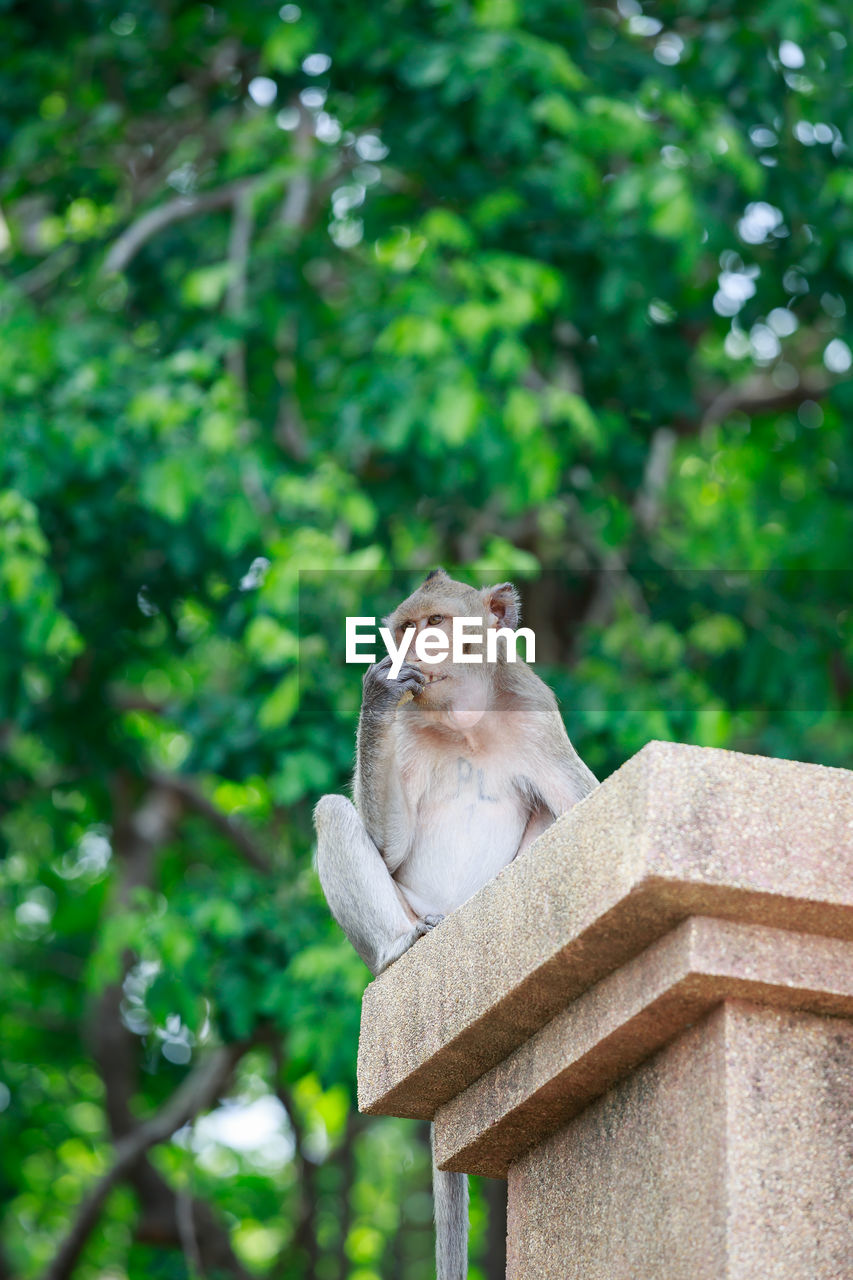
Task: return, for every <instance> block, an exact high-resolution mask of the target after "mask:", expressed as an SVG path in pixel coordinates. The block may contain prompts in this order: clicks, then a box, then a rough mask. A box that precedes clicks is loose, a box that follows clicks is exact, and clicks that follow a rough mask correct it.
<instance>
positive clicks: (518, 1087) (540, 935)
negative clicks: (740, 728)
mask: <svg viewBox="0 0 853 1280" xmlns="http://www.w3.org/2000/svg"><path fill="white" fill-rule="evenodd" d="M693 917H698V919H693ZM733 926H739V927H738V928H733ZM673 931H675V932H674V933H673ZM667 935H672V936H670V937H668V936H667ZM791 935H804V936H799V937H798V936H791ZM655 944H659V945H657V946H656V945H655ZM851 944H853V773H851V772H849V771H848V770H845V769H835V768H827V767H824V766H821V765H813V764H803V763H800V762H797V761H790V760H776V759H768V758H765V757H760V756H748V755H742V754H740V753H738V752H732V751H723V750H719V749H716V748H704V747H692V746H685V745H681V744H677V743H665V742H650V743H649V744H648V745H647V746H645V747H644V748H643V749H642V750H641V751H639V752H638V753H637V754H636V755H635V756H633V757H632V758H631V759H630V760H628V761H627V763H626V764H625V765H623V766H622V768H621V769H619V770H618V771H617V772H616V773H614V774H613V775H612V776H611V777H610V778H608V779H607V780H606V781H605V782H603V783H602V784H601V786H600V787H598V788H597V789H596V790H595V791H593V792H592V793H591V794H590V795H589V796H587V797H586V798H585V799H584V800H582V801H581V802H580V804H578V805H576V806H575V808H574V809H572V810H571V811H570V812H569V813H567V814H564V815H563V816H562V817H561V818H560V819H558V821H557V822H555V823H554V825H553V826H552V827H551V828H550V829H549V830H548V831H546V832H545V833H544V834H543V835H542V836H540V838H539V839H538V840H537V841H536V842H535V844H533V845H532V846H531V847H530V849H529V850H528V851H527V852H526V853H525V854H524V855H522V857H520V858H519V859H517V860H516V861H515V862H513V863H512V864H510V866H508V867H507V868H506V869H505V870H504V871H503V872H502V873H501V874H500V875H499V876H498V877H497V878H496V879H495V880H493V881H491V882H490V883H489V884H487V885H486V886H485V887H484V888H483V889H481V890H480V891H479V893H477V894H475V896H474V897H473V898H471V899H470V900H469V901H468V902H466V903H465V904H464V905H463V906H462V907H461V908H459V910H457V911H455V912H454V913H453V914H452V915H451V916H449V917H448V918H447V919H446V920H445V921H443V922H442V924H441V925H440V926H439V927H438V928H437V929H435V930H433V931H432V932H431V933H429V934H428V935H426V936H425V937H424V938H422V939H421V940H420V941H419V942H417V943H416V945H415V946H414V947H413V948H412V949H411V950H410V951H408V952H407V953H406V954H405V955H403V956H402V957H401V958H400V959H399V960H398V961H397V962H396V963H395V964H393V965H392V966H391V968H390V969H389V970H387V971H386V972H385V973H384V974H382V975H381V976H380V977H379V978H377V979H376V980H375V981H374V982H372V983H371V984H370V986H369V987H368V988H367V990H366V992H365V995H364V1002H363V1006H362V1026H361V1040H360V1045H359V1059H358V1087H359V1106H360V1109H361V1110H362V1111H366V1112H369V1113H371V1114H382V1115H397V1116H411V1117H419V1118H424V1119H432V1118H433V1117H436V1116H437V1118H438V1120H439V1124H438V1126H437V1131H436V1132H437V1141H438V1151H439V1157H440V1159H442V1161H443V1162H444V1163H445V1164H446V1166H447V1167H450V1168H460V1169H469V1170H474V1169H475V1168H476V1169H479V1170H481V1171H483V1172H492V1173H496V1174H498V1176H500V1174H501V1173H502V1172H505V1170H506V1166H507V1163H508V1161H510V1160H511V1159H514V1158H515V1155H514V1154H513V1153H514V1152H515V1151H516V1150H517V1146H518V1143H519V1141H521V1140H524V1141H526V1139H524V1138H523V1135H524V1133H525V1132H529V1133H530V1135H532V1136H531V1138H530V1140H531V1141H534V1140H536V1137H537V1136H538V1133H539V1125H540V1121H539V1120H537V1119H536V1117H537V1115H540V1116H541V1115H542V1114H544V1113H545V1112H546V1111H550V1112H551V1113H553V1115H554V1116H557V1114H558V1113H559V1115H560V1116H562V1117H563V1118H565V1117H566V1116H568V1115H571V1114H573V1113H574V1110H576V1109H577V1108H578V1107H579V1106H581V1105H584V1104H585V1102H586V1101H588V1100H589V1099H590V1098H591V1097H594V1096H595V1094H596V1093H600V1092H603V1091H604V1090H605V1089H607V1088H609V1087H610V1085H611V1084H612V1082H613V1080H614V1078H616V1077H618V1075H619V1073H621V1072H626V1071H630V1070H631V1068H632V1066H633V1065H634V1064H635V1063H636V1062H637V1061H639V1060H640V1058H641V1057H643V1056H647V1055H648V1053H650V1052H652V1050H653V1049H654V1048H655V1047H656V1045H657V1044H659V1043H662V1042H663V1041H664V1040H665V1039H667V1038H669V1037H671V1036H672V1035H673V1034H675V1033H676V1032H677V1030H678V1029H679V1027H680V1026H686V1025H687V1023H688V1022H690V1021H692V1020H693V1019H695V1018H696V1017H697V1016H699V1014H700V1012H701V1011H702V1010H704V1009H706V1008H708V1007H709V1006H710V1005H711V1004H713V1003H719V1002H720V1001H721V1000H724V999H726V998H727V996H728V995H738V996H746V997H747V998H749V999H753V998H755V996H756V993H759V992H760V999H761V1000H762V1001H763V1002H768V1003H774V1004H777V1005H788V1006H789V1007H793V1006H794V1005H795V1006H796V1007H797V1008H800V1009H809V1010H814V1011H816V1012H828V1013H832V1012H839V1013H846V1014H847V1015H848V1016H849V1014H850V1004H849V1001H850V998H851V975H853V967H851V964H852V962H851ZM617 970H618V971H619V972H616V971H617ZM608 975H612V977H610V978H608ZM608 983H609V985H608ZM579 997H583V998H582V999H581V1000H579ZM574 1002H577V1004H575V1003H574ZM558 1015H562V1016H561V1017H560V1018H558ZM553 1019H557V1021H556V1022H554V1023H553V1024H552V1020H553ZM548 1024H551V1025H548ZM553 1055H557V1056H556V1058H554V1057H553ZM557 1059H559V1062H558V1061H557ZM552 1061H553V1064H554V1070H555V1071H556V1072H558V1074H559V1079H560V1085H559V1089H558V1088H557V1086H556V1085H554V1084H553V1083H552V1085H551V1086H550V1089H551V1091H552V1093H555V1092H556V1093H559V1096H560V1102H559V1105H553V1106H552V1100H551V1101H549V1099H550V1098H551V1095H550V1094H549V1093H548V1087H546V1085H545V1084H544V1083H543V1081H544V1076H545V1073H544V1064H545V1063H546V1062H552ZM475 1082H479V1083H477V1084H476V1089H475V1090H471V1086H474V1085H475ZM537 1082H538V1083H537ZM543 1089H544V1090H545V1093H542V1092H541V1091H542V1090H543ZM466 1090H470V1091H471V1092H470V1096H469V1097H468V1099H467V1102H466V1106H467V1107H468V1111H469V1114H468V1115H467V1118H464V1119H463V1116H462V1113H463V1107H462V1103H461V1098H460V1095H463V1094H464V1093H465V1091H466ZM537 1091H538V1092H537ZM546 1103H547V1105H546ZM477 1115H479V1116H480V1117H481V1118H482V1124H483V1132H482V1133H478V1132H477V1123H478V1121H477V1120H476V1119H475V1117H476V1116H477ZM527 1126H529V1130H528V1129H527ZM489 1130H492V1132H491V1133H489V1132H488V1131H489ZM519 1134H521V1135H522V1137H521V1139H520V1138H519ZM513 1135H515V1136H513ZM514 1144H515V1145H514ZM469 1161H470V1163H469Z"/></svg>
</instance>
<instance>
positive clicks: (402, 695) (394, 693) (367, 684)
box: [364, 653, 426, 710]
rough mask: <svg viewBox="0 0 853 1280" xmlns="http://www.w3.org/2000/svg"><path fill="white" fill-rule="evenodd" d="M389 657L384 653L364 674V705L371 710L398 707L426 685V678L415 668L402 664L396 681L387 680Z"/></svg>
mask: <svg viewBox="0 0 853 1280" xmlns="http://www.w3.org/2000/svg"><path fill="white" fill-rule="evenodd" d="M390 669H391V655H390V653H386V655H385V657H384V658H382V659H380V661H379V662H374V664H373V666H372V667H368V668H367V670H366V671H365V673H364V704H365V706H370V708H371V710H373V709H376V710H380V709H382V710H384V709H385V707H386V706H395V707H397V706H399V705H400V704H401V703H403V702H408V701H409V700H410V699H411V698H416V697H417V695H418V694H419V693H420V691H421V689H422V688H423V687H424V685H425V684H426V676H425V675H424V673H423V672H422V671H418V669H417V667H410V666H409V664H408V663H406V662H404V663H403V665H402V667H401V668H400V671H399V674H398V675H397V678H396V680H392V679H390V678H389V675H388V672H389V671H390Z"/></svg>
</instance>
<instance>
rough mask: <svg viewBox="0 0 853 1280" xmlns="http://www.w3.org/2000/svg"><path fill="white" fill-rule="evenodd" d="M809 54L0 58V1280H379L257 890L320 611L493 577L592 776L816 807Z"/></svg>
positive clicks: (817, 474) (260, 51)
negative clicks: (755, 778) (747, 786)
mask: <svg viewBox="0 0 853 1280" xmlns="http://www.w3.org/2000/svg"><path fill="white" fill-rule="evenodd" d="M848 28H849V22H848V20H847V19H846V17H844V15H842V13H841V12H840V11H838V12H836V11H835V10H833V9H832V8H831V7H829V8H827V7H826V6H818V5H817V4H815V3H811V2H810V0H804V2H803V3H799V4H797V5H794V6H792V5H790V4H788V5H785V6H784V7H783V6H779V5H773V4H770V5H767V4H764V5H760V6H759V5H750V6H747V9H746V10H745V9H744V8H743V6H742V5H741V6H737V7H735V6H734V5H733V4H731V3H727V2H725V0H723V2H721V3H719V4H717V5H715V6H713V7H712V9H710V10H709V9H707V7H706V6H700V5H695V4H688V5H687V6H685V5H679V6H675V5H671V4H664V3H660V4H657V5H651V4H649V5H647V6H646V7H645V8H641V6H640V5H639V4H638V3H635V2H634V0H623V2H621V3H620V4H619V5H618V6H616V7H612V8H611V7H598V8H594V7H590V6H586V5H581V4H569V5H568V6H567V5H566V4H564V3H561V4H557V3H552V2H551V0H543V2H542V3H534V2H532V0H531V2H530V3H528V4H525V5H521V4H519V3H517V2H516V0H479V2H478V3H474V4H471V5H467V4H466V5H459V4H450V3H442V2H440V3H436V4H435V5H433V6H431V7H422V6H414V5H410V6H400V5H398V4H396V3H394V4H391V3H390V0H383V2H382V3H380V4H378V5H374V6H371V7H370V8H369V10H367V11H365V10H364V9H363V8H361V7H355V6H352V5H349V6H344V7H343V8H342V7H341V6H340V5H334V6H333V5H331V4H327V3H318V4H316V5H314V6H313V7H311V8H308V7H306V8H305V9H304V10H302V9H300V7H299V6H298V5H294V4H285V5H283V6H282V7H281V9H280V10H278V11H276V10H275V9H274V8H269V9H262V10H257V9H255V10H254V11H247V10H246V9H245V7H244V6H239V5H237V4H236V3H234V2H233V0H226V2H225V3H224V4H218V5H217V6H215V7H214V6H209V5H206V6H198V5H191V4H188V3H183V2H179V0H176V2H175V3H172V4H170V5H167V6H156V5H152V4H150V3H148V0H137V2H135V3H134V4H133V5H132V6H131V7H129V8H126V9H123V8H121V7H119V6H103V5H96V4H92V3H88V2H83V0H68V2H67V3H58V0H54V2H52V3H49V4H48V5H47V6H46V7H45V6H42V7H41V8H40V10H39V13H38V15H36V14H35V12H34V11H32V9H31V7H30V6H26V5H23V4H20V3H12V4H8V5H6V6H5V7H3V8H2V10H0V36H2V39H3V45H4V48H5V49H6V50H7V51H9V56H8V57H7V59H6V61H5V65H4V68H3V69H2V71H0V79H2V85H0V87H1V88H2V93H0V102H2V103H3V106H2V109H0V138H2V145H3V147H4V152H5V156H4V164H3V168H2V178H0V210H2V221H0V246H2V248H0V262H2V266H3V275H4V282H3V284H2V286H0V397H1V398H2V406H3V449H2V454H0V632H1V633H2V637H3V644H2V647H1V648H0V691H2V692H0V699H2V701H0V751H1V752H2V754H0V769H2V773H0V812H2V818H0V831H2V838H3V841H4V844H5V860H4V862H3V864H2V872H0V874H2V882H3V889H4V898H3V907H2V910H3V913H4V923H5V928H4V929H3V931H2V935H0V936H2V937H3V939H4V941H3V943H2V947H3V955H4V960H5V965H6V970H7V975H8V977H7V990H8V998H7V1000H6V1001H5V1003H4V1005H3V1008H2V1010H0V1028H1V1029H2V1040H0V1043H1V1044H2V1049H0V1080H2V1081H3V1085H2V1086H0V1106H2V1105H3V1104H5V1111H4V1122H5V1125H6V1128H7V1132H8V1133H9V1140H7V1141H6V1142H5V1143H4V1145H3V1149H2V1152H0V1184H2V1188H3V1198H4V1202H5V1206H6V1207H5V1209H4V1211H3V1227H4V1230H3V1235H4V1237H5V1238H6V1240H7V1244H6V1252H7V1259H6V1262H5V1264H3V1265H5V1269H6V1271H7V1273H9V1274H15V1275H20V1276H40V1275H45V1276H46V1275H51V1276H54V1277H59V1276H60V1275H69V1274H71V1272H72V1271H73V1272H74V1274H75V1275H79V1276H81V1277H86V1276H89V1275H91V1276H95V1275H103V1274H104V1273H105V1272H107V1273H109V1274H115V1275H121V1274H126V1275H128V1276H131V1277H135V1276H137V1275H142V1274H146V1275H147V1274H149V1273H150V1272H152V1271H156V1274H160V1275H163V1276H172V1275H174V1276H180V1275H185V1274H187V1273H188V1272H189V1273H204V1274H207V1275H214V1274H216V1273H217V1272H221V1273H223V1274H228V1275H240V1274H244V1273H246V1272H249V1271H251V1272H255V1273H258V1274H269V1275H277V1276H287V1277H289V1278H290V1277H292V1278H293V1280H298V1278H300V1277H309V1276H310V1277H314V1276H316V1277H318V1278H319V1280H324V1278H325V1277H332V1276H336V1275H340V1276H348V1277H351V1278H352V1280H355V1278H357V1280H375V1277H377V1276H379V1277H392V1276H393V1277H394V1278H395V1280H418V1277H420V1276H425V1275H429V1274H430V1265H431V1264H430V1261H429V1258H430V1252H431V1243H430V1234H429V1223H428V1212H429V1211H428V1203H427V1202H425V1199H424V1196H425V1188H426V1186H427V1155H426V1152H425V1149H424V1146H423V1136H422V1134H419V1132H418V1131H416V1130H413V1129H412V1128H411V1127H407V1126H405V1125H397V1124H391V1123H389V1124H376V1123H372V1122H371V1123H369V1124H368V1123H366V1122H363V1121H361V1120H359V1118H358V1117H357V1116H356V1114H355V1112H354V1105H353V1071H354V1061H355V1043H356V1036H357V1016H358V998H359V995H360V992H361V989H362V987H363V984H364V981H365V979H366V974H365V972H364V971H363V968H362V966H361V965H360V963H359V962H358V961H357V959H356V958H355V957H354V956H353V955H351V953H350V950H349V948H348V946H347V944H346V943H345V942H344V940H343V939H341V938H340V937H339V935H338V934H337V932H336V931H335V929H334V928H333V927H332V925H331V923H330V922H329V920H328V918H327V915H326V911H325V908H324V905H323V903H322V900H321V898H320V895H319V890H318V888H317V886H316V882H315V879H314V876H313V873H312V871H311V866H310V848H311V834H310V808H311V805H312V803H313V801H314V800H315V799H316V797H317V796H318V795H319V794H320V793H321V792H322V791H324V790H327V789H340V788H342V787H343V786H345V783H346V778H347V774H348V771H349V768H350V764H351V755H352V734H353V728H354V723H355V718H356V715H357V710H358V694H359V690H358V679H357V675H356V673H354V672H353V671H352V670H351V669H348V668H346V667H344V666H343V665H342V663H341V661H340V655H341V654H342V650H343V618H344V616H345V615H346V614H348V613H350V614H361V613H380V612H381V611H382V610H383V608H384V607H386V605H387V604H388V603H391V602H392V601H393V599H394V597H395V594H396V593H398V592H399V591H400V590H401V589H403V587H404V586H407V585H408V584H409V583H410V582H411V581H414V580H415V577H416V575H417V572H418V571H422V570H424V569H426V568H431V567H433V566H434V565H435V564H436V563H439V562H443V563H445V564H446V565H447V566H448V567H456V569H457V571H458V572H459V573H461V574H464V575H468V576H469V577H470V579H471V580H472V581H479V580H480V579H481V578H485V577H487V576H488V575H489V574H490V573H491V572H494V573H495V574H496V575H499V577H500V578H504V577H509V576H514V577H516V578H518V579H519V581H520V584H521V586H522V590H523V594H524V601H525V607H526V611H527V619H528V621H529V622H530V623H531V625H533V626H534V627H535V629H536V632H537V638H538V640H539V645H540V652H542V653H543V654H544V656H545V658H546V659H547V664H548V666H547V669H546V671H545V672H544V674H548V675H549V676H550V678H551V680H552V683H553V684H554V686H555V688H557V690H558V692H559V693H560V695H561V697H562V700H563V705H564V708H565V711H566V716H567V723H568V726H569V731H570V733H571V735H572V738H573V740H574V741H575V742H576V743H577V745H578V747H579V749H580V750H581V752H582V754H584V756H585V758H587V759H588V761H589V763H590V764H591V766H592V767H593V768H594V769H595V770H596V771H597V772H598V773H599V775H600V776H603V775H605V774H606V773H608V772H609V771H610V770H612V769H613V768H614V767H616V766H617V765H618V764H619V763H621V761H622V760H623V759H624V758H625V757H626V756H627V755H629V754H630V753H631V752H632V751H634V750H635V749H637V748H638V747H639V746H640V745H642V743H643V742H644V741H646V740H647V739H648V738H650V737H664V738H666V737H674V738H679V739H682V740H688V741H693V742H699V743H704V744H707V745H719V746H733V747H738V748H741V749H746V750H751V751H759V752H767V753H770V754H778V755H792V756H796V757H799V758H802V759H811V760H818V761H823V762H826V763H836V764H844V763H845V762H847V761H848V760H849V758H850V748H851V729H850V716H849V712H850V709H851V678H850V658H851V646H853V624H852V623H851V615H850V608H849V599H850V583H849V578H848V577H847V569H846V547H847V546H848V545H849V544H850V542H851V516H850V506H849V497H850V492H851V475H853V450H851V444H850V440H849V437H848V435H847V434H846V433H845V431H844V425H843V424H844V421H845V415H846V414H848V413H849V411H850V409H851V407H853V405H851V389H850V382H849V381H848V380H847V375H848V371H849V368H850V365H851V353H850V336H849V321H848V318H847V304H846V300H845V299H846V295H847V293H848V291H849V281H850V278H851V275H853V257H851V255H850V251H849V244H850V240H851V222H853V178H851V175H850V169H849V154H850V153H849V146H850V144H851V141H853V116H851V111H853V109H852V108H851V105H850V101H849V93H848V91H847V88H846V85H847V83H848V82H849V77H850V56H851V55H850V40H851V33H850V31H849V29H848ZM395 574H397V575H398V576H395ZM228 1094H230V1095H231V1096H233V1097H237V1098H239V1099H241V1101H242V1105H243V1107H244V1108H248V1109H249V1110H242V1111H239V1112H235V1111H233V1109H231V1108H228V1107H221V1106H217V1099H218V1098H220V1097H222V1096H224V1095H228ZM251 1107H254V1108H255V1111H254V1112H251V1110H250V1109H251ZM258 1108H260V1110H258ZM206 1113H209V1114H206ZM249 1114H252V1115H255V1116H260V1117H263V1116H265V1117H266V1119H265V1120H264V1126H265V1128H264V1132H265V1133H266V1134H267V1139H266V1145H264V1143H261V1145H260V1146H259V1147H257V1148H252V1147H248V1148H246V1147H245V1143H244V1146H243V1147H242V1148H241V1147H240V1144H239V1142H238V1143H237V1144H236V1146H235V1145H234V1143H235V1140H234V1138H233V1132H232V1137H231V1139H229V1141H231V1145H228V1143H227V1142H225V1141H220V1140H219V1139H220V1138H222V1135H223V1134H226V1135H227V1133H228V1128H227V1125H228V1117H229V1115H230V1116H232V1118H233V1116H235V1115H236V1116H240V1117H243V1118H244V1120H243V1123H244V1126H245V1130H246V1132H247V1131H248V1120H246V1119H245V1117H246V1116H248V1115H249ZM196 1117H197V1118H196ZM184 1122H186V1123H184ZM258 1125H259V1130H260V1129H261V1128H262V1127H264V1126H262V1125H261V1123H260V1121H258ZM176 1126H177V1127H179V1132H178V1136H177V1138H176V1139H174V1140H171V1135H172V1133H173V1131H174V1128H175V1127H176ZM180 1126H183V1127H180ZM276 1135H278V1136H277V1137H276ZM245 1136H246V1133H245V1132H244V1133H241V1135H240V1141H244V1139H245ZM276 1143H277V1144H278V1145H276ZM487 1206H488V1208H487ZM489 1215H491V1217H490V1216H489ZM473 1216H474V1242H473V1249H474V1254H475V1256H476V1259H477V1262H476V1265H477V1267H478V1268H479V1273H477V1272H472V1274H474V1275H476V1274H479V1275H481V1276H484V1277H485V1276H488V1277H492V1276H494V1275H498V1274H500V1266H501V1263H500V1258H499V1253H500V1250H499V1247H498V1245H496V1243H495V1242H496V1239H499V1235H500V1220H501V1219H500V1205H499V1203H496V1202H495V1199H494V1192H493V1191H489V1190H488V1189H486V1188H481V1189H480V1191H479V1193H478V1196H477V1197H476V1198H475V1202H474V1208H473ZM489 1220H490V1221H491V1223H492V1225H491V1228H490V1227H489V1225H488V1224H489ZM496 1223H497V1224H498V1225H497V1227H496V1226H495V1224H496ZM0 1271H2V1267H0Z"/></svg>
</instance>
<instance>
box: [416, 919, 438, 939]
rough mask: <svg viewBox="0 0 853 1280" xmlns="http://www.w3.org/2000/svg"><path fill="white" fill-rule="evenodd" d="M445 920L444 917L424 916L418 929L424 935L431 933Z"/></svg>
mask: <svg viewBox="0 0 853 1280" xmlns="http://www.w3.org/2000/svg"><path fill="white" fill-rule="evenodd" d="M443 919H444V916H424V917H423V919H421V920H419V921H418V924H417V927H418V929H420V932H421V935H423V934H425V933H429V931H430V929H434V928H435V926H436V925H437V924H441V922H442V920H443Z"/></svg>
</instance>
